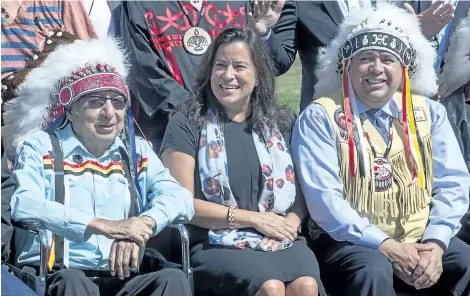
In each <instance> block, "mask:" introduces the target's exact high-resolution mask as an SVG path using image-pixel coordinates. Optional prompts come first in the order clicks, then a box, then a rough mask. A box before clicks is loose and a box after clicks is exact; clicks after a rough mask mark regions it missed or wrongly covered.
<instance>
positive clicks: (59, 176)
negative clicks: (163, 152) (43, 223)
mask: <svg viewBox="0 0 470 296" xmlns="http://www.w3.org/2000/svg"><path fill="white" fill-rule="evenodd" d="M49 138H50V140H51V144H52V153H51V157H52V158H53V159H54V173H55V178H54V180H55V197H54V198H55V201H56V202H58V203H61V204H64V201H65V184H64V159H63V157H62V149H61V147H60V143H59V139H58V138H57V135H56V134H55V133H53V132H52V133H49ZM119 154H120V155H121V160H122V164H123V167H124V173H125V177H126V179H127V184H128V186H129V192H130V196H131V205H130V209H129V215H128V217H134V216H137V215H138V214H139V205H138V204H137V200H138V198H139V197H138V194H137V190H136V186H135V180H133V178H131V174H130V169H129V166H130V163H129V157H128V156H127V153H126V151H125V149H124V148H122V147H121V148H120V149H119ZM54 252H55V263H54V268H53V269H59V270H60V269H64V268H66V266H65V265H64V238H63V237H61V236H58V235H55V244H54Z"/></svg>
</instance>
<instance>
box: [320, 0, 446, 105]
mask: <svg viewBox="0 0 470 296" xmlns="http://www.w3.org/2000/svg"><path fill="white" fill-rule="evenodd" d="M368 31H380V32H384V33H386V34H390V35H393V36H396V37H397V38H399V39H401V40H403V41H404V42H405V43H408V45H409V46H410V47H411V48H412V49H413V50H414V51H415V52H414V54H415V56H414V61H413V63H412V65H410V67H409V68H410V74H411V75H410V76H411V77H410V84H411V91H412V92H413V93H416V94H420V95H425V96H431V95H433V94H435V93H436V92H437V83H436V82H437V77H436V74H435V71H434V69H433V64H434V60H435V58H436V51H435V49H434V48H433V47H432V45H431V43H430V42H429V41H428V40H427V39H426V38H425V37H424V35H423V34H422V33H421V30H420V24H419V22H418V19H417V17H416V16H415V15H412V14H410V13H409V12H407V11H406V10H405V9H401V8H398V7H397V6H396V5H394V4H392V3H387V2H377V6H376V8H364V9H361V11H360V13H350V14H348V15H347V16H346V18H345V20H344V21H343V23H341V25H340V27H339V32H338V34H337V35H336V37H335V38H334V39H333V40H332V41H331V43H330V44H329V45H328V46H327V47H326V48H323V49H321V50H320V53H319V55H318V58H317V67H316V70H315V75H316V76H317V78H318V82H317V84H316V85H315V95H314V98H319V97H322V96H327V95H329V94H331V93H332V92H333V91H335V90H338V89H339V88H340V87H341V83H342V82H341V81H342V78H341V69H339V68H338V67H339V66H341V65H342V63H343V55H342V53H341V49H342V48H343V46H344V45H345V44H346V43H347V41H348V40H350V39H351V38H352V37H353V36H356V35H358V34H361V33H365V32H368ZM389 41H390V40H389ZM349 58H351V57H349Z"/></svg>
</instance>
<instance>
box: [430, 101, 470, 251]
mask: <svg viewBox="0 0 470 296" xmlns="http://www.w3.org/2000/svg"><path fill="white" fill-rule="evenodd" d="M427 102H428V107H429V111H430V113H431V137H432V149H433V151H432V154H433V167H434V168H433V177H434V188H433V198H432V201H431V213H430V217H429V224H428V226H427V227H426V230H425V232H424V235H423V238H422V241H426V240H439V241H441V242H442V243H443V244H445V246H446V247H448V246H449V241H450V239H451V238H452V237H453V236H454V235H455V234H457V232H458V230H459V228H460V226H461V224H460V220H461V219H462V217H463V216H464V214H465V213H466V212H467V210H468V205H469V190H470V175H469V173H468V170H467V167H466V165H465V161H464V159H463V156H462V153H461V151H460V148H459V144H458V143H457V139H456V138H455V135H454V133H453V131H452V128H451V126H450V123H449V120H448V118H447V112H446V110H445V108H444V106H443V105H442V104H440V103H437V102H434V101H431V100H428V101H427Z"/></svg>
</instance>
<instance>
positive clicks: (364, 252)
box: [312, 234, 470, 296]
mask: <svg viewBox="0 0 470 296" xmlns="http://www.w3.org/2000/svg"><path fill="white" fill-rule="evenodd" d="M312 245H313V249H314V252H315V255H316V257H317V259H318V263H319V265H320V270H321V277H322V281H323V283H324V285H325V287H326V288H327V291H329V292H330V293H332V294H333V295H354V296H366V295H367V296H394V295H396V293H417V291H416V290H415V289H414V288H413V287H411V286H408V285H407V284H405V283H404V282H402V281H401V280H400V279H398V278H397V277H395V276H394V275H393V269H392V264H391V263H390V262H389V261H388V259H387V258H386V257H385V256H384V255H382V253H380V252H379V251H378V250H373V249H369V248H366V247H362V246H356V245H353V244H351V243H348V242H338V241H335V240H333V239H332V238H331V237H330V236H329V235H327V234H322V235H321V236H320V237H319V238H318V239H316V240H314V241H313V243H312ZM419 293H420V294H421V295H436V296H437V295H438V296H444V295H455V296H457V295H459V296H460V295H465V296H468V295H470V246H469V245H467V244H465V243H464V242H463V241H462V240H460V239H459V238H457V237H454V238H452V239H451V241H450V244H449V247H448V248H447V250H446V251H445V253H444V257H443V273H442V275H441V278H440V279H439V281H438V282H437V284H435V285H434V286H432V287H430V288H429V289H425V290H421V291H419Z"/></svg>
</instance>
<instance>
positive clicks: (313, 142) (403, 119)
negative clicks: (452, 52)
mask: <svg viewBox="0 0 470 296" xmlns="http://www.w3.org/2000/svg"><path fill="white" fill-rule="evenodd" d="M435 57H436V53H435V50H434V49H433V48H432V46H431V44H430V43H429V42H428V41H427V40H426V38H425V37H424V36H423V35H422V33H421V31H420V27H419V23H418V19H417V18H416V16H414V15H411V14H409V13H408V12H407V11H406V10H403V9H400V8H398V7H396V6H394V5H392V4H389V3H378V5H377V7H376V8H375V9H372V8H371V9H364V10H362V11H361V13H360V14H359V13H358V14H350V15H348V16H347V17H346V19H345V20H344V22H343V23H342V25H341V26H340V29H339V34H338V35H337V36H336V37H335V39H333V41H332V42H331V44H330V45H329V46H328V47H327V48H325V49H324V51H323V52H322V53H321V54H320V56H319V60H318V67H317V70H316V75H317V76H318V78H319V80H318V83H317V85H316V87H315V90H316V97H317V98H319V99H317V100H315V101H314V103H313V104H311V105H310V106H309V107H308V108H307V109H306V110H305V111H304V112H303V113H302V114H301V116H300V117H299V119H298V121H297V123H296V125H295V127H294V132H293V139H292V141H293V144H292V149H293V156H294V161H295V163H296V165H297V171H298V173H299V175H300V182H301V185H302V189H303V193H304V195H305V199H306V202H307V205H308V208H309V212H310V215H311V218H312V219H313V220H312V221H310V222H311V223H310V225H309V232H310V235H311V236H312V238H313V239H316V240H315V241H314V244H313V247H314V249H315V254H316V255H317V258H318V260H319V261H320V266H321V268H322V273H323V275H324V276H325V277H324V278H325V279H326V284H327V285H328V284H330V285H331V284H333V286H334V288H336V289H340V290H341V292H343V293H345V294H347V295H379V294H380V295H381V296H385V295H395V291H394V275H395V276H396V277H398V278H399V279H400V280H397V281H395V284H399V285H401V286H403V288H405V289H410V290H414V289H419V290H421V289H429V293H431V290H432V291H439V295H443V294H442V293H443V292H442V291H446V292H445V293H448V292H452V293H453V294H454V295H468V293H469V292H470V284H469V282H470V257H469V256H468V254H469V253H470V246H468V245H467V244H465V243H464V242H462V241H461V240H460V239H458V238H456V237H455V234H456V233H457V232H458V230H459V228H460V219H461V218H462V216H463V215H464V214H465V212H466V210H467V208H468V204H469V194H468V192H469V186H470V175H469V173H468V171H467V168H466V166H465V164H464V162H463V158H462V154H461V153H460V151H459V149H458V144H457V141H456V139H455V137H454V135H453V133H452V128H451V127H450V124H449V121H448V119H447V116H446V112H445V109H444V108H443V107H442V105H440V104H438V103H436V102H433V101H431V100H430V99H428V98H427V97H425V96H430V95H432V94H434V93H435V92H436V91H437V84H436V80H437V78H436V74H435V72H434V69H433V63H434V59H435ZM313 221H314V222H316V223H314V222H313ZM318 226H319V227H318ZM320 227H321V229H320ZM330 279H331V281H330ZM328 281H330V282H328Z"/></svg>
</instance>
